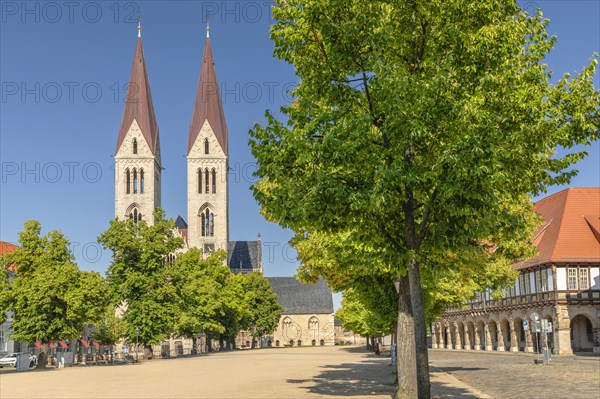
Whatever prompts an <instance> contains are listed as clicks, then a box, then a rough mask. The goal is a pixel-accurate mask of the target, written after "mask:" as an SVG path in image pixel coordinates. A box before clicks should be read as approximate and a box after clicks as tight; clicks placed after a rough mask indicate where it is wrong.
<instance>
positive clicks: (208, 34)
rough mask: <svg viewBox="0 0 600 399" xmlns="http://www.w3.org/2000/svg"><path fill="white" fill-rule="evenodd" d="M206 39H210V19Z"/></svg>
mask: <svg viewBox="0 0 600 399" xmlns="http://www.w3.org/2000/svg"><path fill="white" fill-rule="evenodd" d="M206 38H207V39H209V38H210V22H209V21H208V18H207V19H206Z"/></svg>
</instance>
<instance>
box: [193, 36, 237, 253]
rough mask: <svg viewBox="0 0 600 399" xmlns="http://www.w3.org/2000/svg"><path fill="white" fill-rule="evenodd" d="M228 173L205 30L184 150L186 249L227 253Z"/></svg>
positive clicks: (222, 116)
mask: <svg viewBox="0 0 600 399" xmlns="http://www.w3.org/2000/svg"><path fill="white" fill-rule="evenodd" d="M228 169H229V164H228V150H227V124H226V123H225V114H224V113H223V104H222V103H221V94H220V92H219V86H218V81H217V73H216V71H215V66H214V62H213V55H212V50H211V46H210V37H209V34H208V28H207V34H206V45H205V47H204V55H203V56H202V67H201V70H200V81H199V83H198V91H197V93H196V103H195V105H194V115H193V117H192V123H191V125H190V130H189V136H188V150H187V189H188V245H189V246H190V247H197V248H200V249H202V250H203V251H204V252H205V253H207V252H212V251H214V250H218V249H223V250H225V251H227V247H228V241H229V225H228V219H229V215H228V213H229V208H228V176H227V172H228Z"/></svg>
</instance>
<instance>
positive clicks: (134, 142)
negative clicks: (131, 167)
mask: <svg viewBox="0 0 600 399" xmlns="http://www.w3.org/2000/svg"><path fill="white" fill-rule="evenodd" d="M133 153H134V154H137V139H133Z"/></svg>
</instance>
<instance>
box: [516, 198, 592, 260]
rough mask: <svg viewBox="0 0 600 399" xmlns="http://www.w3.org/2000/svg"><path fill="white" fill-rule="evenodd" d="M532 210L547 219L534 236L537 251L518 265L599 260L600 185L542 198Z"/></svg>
mask: <svg viewBox="0 0 600 399" xmlns="http://www.w3.org/2000/svg"><path fill="white" fill-rule="evenodd" d="M533 210H534V211H536V212H538V213H539V214H540V215H541V217H542V219H543V220H544V222H543V223H542V225H541V226H540V227H539V228H538V230H537V231H536V232H535V234H534V238H533V242H534V244H535V245H536V246H537V249H538V253H537V255H536V256H534V257H533V258H531V259H529V260H527V261H524V262H519V263H516V264H515V265H514V266H515V268H517V269H523V268H527V267H532V266H535V265H540V264H544V263H571V262H596V263H597V262H600V188H598V187H596V188H567V189H565V190H563V191H560V192H558V193H556V194H553V195H550V196H548V197H546V198H544V199H541V200H539V201H538V202H536V203H535V205H534V206H533Z"/></svg>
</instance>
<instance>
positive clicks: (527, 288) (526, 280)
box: [523, 273, 531, 294]
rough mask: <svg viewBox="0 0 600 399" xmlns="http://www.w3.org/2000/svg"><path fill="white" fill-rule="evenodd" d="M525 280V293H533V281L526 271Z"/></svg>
mask: <svg viewBox="0 0 600 399" xmlns="http://www.w3.org/2000/svg"><path fill="white" fill-rule="evenodd" d="M523 280H525V294H531V283H530V280H529V273H525V274H524V275H523Z"/></svg>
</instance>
